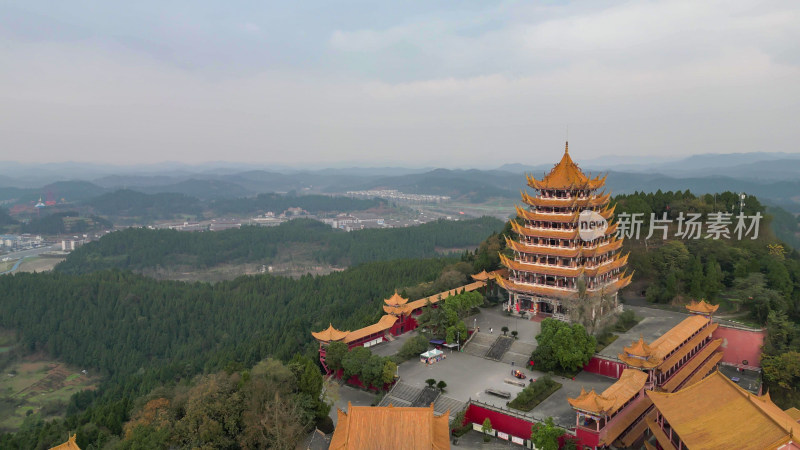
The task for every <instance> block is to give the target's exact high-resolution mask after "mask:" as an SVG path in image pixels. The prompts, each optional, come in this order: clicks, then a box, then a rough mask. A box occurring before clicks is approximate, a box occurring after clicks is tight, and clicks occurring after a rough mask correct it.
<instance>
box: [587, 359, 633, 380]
mask: <svg viewBox="0 0 800 450" xmlns="http://www.w3.org/2000/svg"><path fill="white" fill-rule="evenodd" d="M625 367H626V366H625V364H623V363H621V362H619V361H611V360H608V359H603V358H601V357H599V356H592V359H590V360H589V363H588V364H586V365H585V366H583V370H585V371H587V372H590V373H596V374H598V375H603V376H606V377H609V378H616V379H619V377H620V375H621V374H622V371H623V370H625Z"/></svg>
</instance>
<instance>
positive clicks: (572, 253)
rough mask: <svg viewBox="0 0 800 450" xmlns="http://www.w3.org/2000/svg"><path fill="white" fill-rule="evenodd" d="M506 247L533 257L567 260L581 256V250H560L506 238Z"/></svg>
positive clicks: (576, 248) (577, 248) (578, 248)
mask: <svg viewBox="0 0 800 450" xmlns="http://www.w3.org/2000/svg"><path fill="white" fill-rule="evenodd" d="M506 246H507V247H509V248H511V249H512V250H514V251H516V252H520V253H528V254H532V255H547V256H563V257H566V258H575V257H577V256H578V255H580V254H581V248H580V247H575V248H558V247H547V246H544V245H528V244H523V243H521V242H517V241H515V240H513V239H509V238H508V237H506Z"/></svg>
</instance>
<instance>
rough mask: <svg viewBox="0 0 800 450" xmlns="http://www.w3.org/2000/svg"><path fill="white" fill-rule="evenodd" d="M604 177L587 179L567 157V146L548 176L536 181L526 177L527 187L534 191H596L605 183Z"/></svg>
mask: <svg viewBox="0 0 800 450" xmlns="http://www.w3.org/2000/svg"><path fill="white" fill-rule="evenodd" d="M605 180H606V179H605V177H603V178H592V179H589V177H587V176H586V175H585V174H584V173H583V171H581V169H580V168H579V167H578V165H577V164H575V163H574V162H573V161H572V158H570V157H569V144H567V145H566V146H565V148H564V156H562V157H561V161H559V162H558V164H556V165H555V167H553V169H552V170H551V171H550V173H549V174H547V175H545V176H544V178H542V179H541V181H540V180H537V179H536V178H534V177H532V176H528V185H529V186H530V187H532V188H534V189H540V190H541V189H570V188H576V189H577V188H588V189H597V188H599V187H601V186H603V184H604V183H605Z"/></svg>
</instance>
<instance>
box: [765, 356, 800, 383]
mask: <svg viewBox="0 0 800 450" xmlns="http://www.w3.org/2000/svg"><path fill="white" fill-rule="evenodd" d="M761 367H762V368H763V370H764V378H765V379H766V380H767V381H768V382H770V383H774V384H777V385H778V386H780V387H782V388H784V389H787V390H791V391H796V390H797V389H798V387H800V352H796V351H789V352H786V353H781V354H780V355H777V356H769V355H766V356H764V358H763V359H762V360H761Z"/></svg>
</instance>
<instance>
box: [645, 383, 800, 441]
mask: <svg viewBox="0 0 800 450" xmlns="http://www.w3.org/2000/svg"><path fill="white" fill-rule="evenodd" d="M646 394H647V396H648V398H649V399H650V400H651V401H652V402H653V405H654V407H655V410H654V417H653V418H650V417H648V418H647V419H646V422H647V426H648V429H649V431H650V433H651V434H652V436H653V438H654V439H650V440H654V441H655V442H652V443H651V442H645V445H646V447H648V448H656V445H655V444H656V443H657V444H658V447H660V448H661V449H663V450H678V449H690V450H691V449H716V448H719V449H728V448H737V449H749V448H752V449H781V450H784V449H785V450H788V449H800V440H798V439H800V424H798V422H797V419H796V418H795V417H793V416H792V415H791V414H790V413H792V412H793V411H791V409H790V410H786V411H783V410H781V409H780V407H778V406H777V405H775V403H773V402H772V400H771V399H770V396H769V394H768V393H767V394H765V395H754V394H751V393H750V392H747V391H746V390H744V389H742V388H741V387H739V386H738V385H737V384H736V383H734V382H733V381H731V380H730V379H728V377H726V376H725V375H723V374H721V373H720V372H718V371H715V372H714V373H712V374H711V375H709V376H708V377H706V378H705V379H704V380H701V381H699V382H697V383H694V384H692V385H691V386H688V387H685V388H683V389H681V390H679V391H678V392H675V393H666V392H656V391H648V392H647V393H646Z"/></svg>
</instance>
